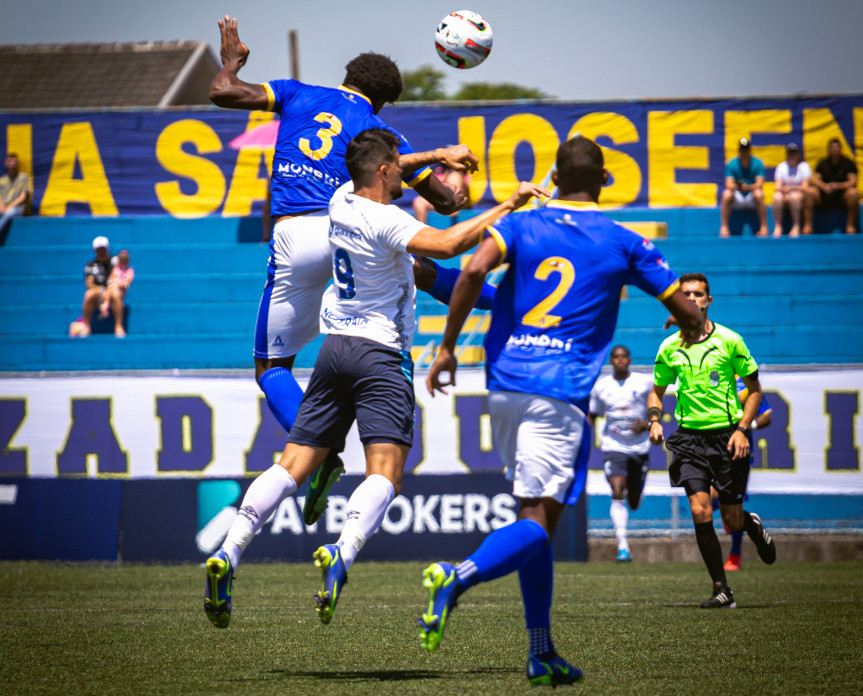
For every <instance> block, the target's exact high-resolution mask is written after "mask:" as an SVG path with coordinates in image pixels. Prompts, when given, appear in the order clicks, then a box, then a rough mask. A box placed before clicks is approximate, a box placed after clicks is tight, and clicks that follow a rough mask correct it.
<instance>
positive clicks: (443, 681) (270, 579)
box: [0, 562, 863, 696]
mask: <svg viewBox="0 0 863 696" xmlns="http://www.w3.org/2000/svg"><path fill="white" fill-rule="evenodd" d="M424 565H425V564H419V563H390V564H386V563H362V562H359V563H358V564H357V565H356V566H355V567H354V568H353V570H352V571H351V574H350V584H349V585H347V587H346V588H345V591H344V594H343V595H342V598H341V599H340V601H339V605H338V609H337V611H336V615H335V618H334V619H333V622H332V624H330V625H329V626H327V627H323V626H321V625H319V624H318V621H317V619H316V616H315V612H314V610H313V606H314V605H313V600H312V594H313V593H314V591H315V590H316V589H317V588H318V586H319V585H318V583H319V573H318V571H317V570H316V569H315V568H313V566H312V564H311V562H310V563H309V564H307V565H302V566H297V565H254V564H247V565H244V566H241V568H240V570H239V574H238V576H237V579H236V581H235V585H234V597H235V602H234V617H233V621H232V623H231V626H230V627H229V628H227V629H225V630H219V629H217V628H215V627H214V626H213V625H212V624H210V622H209V621H207V619H206V617H205V616H204V612H203V608H202V596H203V588H204V571H203V569H202V568H199V567H197V566H125V567H108V566H97V565H61V564H47V563H25V562H3V563H0V588H2V590H3V612H2V619H0V691H2V693H3V694H10V695H12V694H61V693H62V694H136V695H141V694H207V695H208V696H213V695H214V694H226V695H227V694H230V695H232V696H234V695H236V696H243V695H246V694H248V695H249V696H252V695H254V696H265V695H267V694H280V695H283V694H313V693H320V694H351V695H352V696H355V695H359V694H375V696H381V695H383V694H417V695H419V694H423V695H437V694H495V695H497V694H508V693H524V692H528V691H529V689H528V687H527V681H526V679H525V675H524V665H525V658H526V650H527V648H526V638H525V635H524V631H523V627H522V626H523V624H522V612H521V604H520V600H519V593H518V582H517V580H516V578H515V577H508V578H505V579H503V580H499V581H497V582H494V583H490V584H487V585H480V586H477V587H475V588H473V589H472V590H471V591H470V593H469V594H467V595H465V596H464V597H463V598H462V600H461V602H460V605H459V606H458V608H457V609H456V610H455V611H454V612H453V614H452V617H451V620H450V621H449V622H448V623H447V631H446V634H445V636H444V640H443V643H442V644H441V646H440V648H439V649H438V651H437V652H436V653H434V654H428V653H425V652H424V651H423V650H422V649H421V648H420V644H419V639H418V633H417V627H416V619H417V617H418V616H419V614H420V613H421V612H422V610H423V608H424V606H425V603H426V601H427V595H426V591H425V590H423V589H422V587H421V584H420V575H421V570H422V568H423V567H424ZM555 580H556V587H555V609H554V614H553V621H554V626H553V635H554V638H555V642H556V644H557V647H558V649H559V651H560V652H561V654H562V655H563V656H564V657H566V658H567V659H568V660H570V661H571V662H572V663H573V664H575V665H577V666H579V667H580V668H582V669H583V670H584V671H585V673H586V676H585V681H584V682H582V683H581V684H579V685H577V686H576V687H574V688H575V689H576V690H577V691H578V692H579V693H584V694H674V696H679V695H689V694H692V695H700V694H713V693H718V694H727V695H729V696H731V695H734V694H760V695H764V694H783V695H785V694H792V693H793V694H828V695H829V696H834V695H837V694H859V693H861V692H863V563H861V562H845V563H784V564H782V563H780V564H777V565H775V566H772V567H766V566H763V565H760V564H757V563H749V564H746V565H745V566H744V569H743V570H742V571H741V572H739V573H735V574H732V575H731V585H732V587H733V589H734V592H735V597H736V599H737V603H738V609H736V610H731V611H728V610H723V611H704V610H700V609H698V603H699V602H700V601H701V600H703V599H705V598H706V597H707V595H708V594H709V589H710V583H709V580H708V578H707V574H706V572H705V570H704V568H703V566H701V565H700V564H695V563H689V564H676V563H675V564H672V563H657V564H651V565H646V564H639V563H633V564H631V565H615V564H608V563H590V564H575V563H562V564H559V565H557V567H556V578H555Z"/></svg>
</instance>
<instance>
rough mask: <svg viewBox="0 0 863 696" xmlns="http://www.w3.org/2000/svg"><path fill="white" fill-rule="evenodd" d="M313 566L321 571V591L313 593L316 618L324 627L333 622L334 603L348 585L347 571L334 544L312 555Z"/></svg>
mask: <svg viewBox="0 0 863 696" xmlns="http://www.w3.org/2000/svg"><path fill="white" fill-rule="evenodd" d="M314 559H315V565H316V566H317V567H318V568H320V569H321V575H322V577H321V590H320V592H316V593H315V602H317V604H318V606H316V607H315V611H316V612H318V618H320V620H321V623H322V624H324V625H326V624H328V623H329V622H330V621H332V620H333V614H335V612H336V602H338V601H339V594H340V593H341V591H342V588H343V587H344V586H345V585H347V583H348V571H347V570H345V563H344V561H342V556H341V554H340V553H339V547H338V545H336V544H325V545H324V546H321V547H319V548H318V550H317V551H315V553H314Z"/></svg>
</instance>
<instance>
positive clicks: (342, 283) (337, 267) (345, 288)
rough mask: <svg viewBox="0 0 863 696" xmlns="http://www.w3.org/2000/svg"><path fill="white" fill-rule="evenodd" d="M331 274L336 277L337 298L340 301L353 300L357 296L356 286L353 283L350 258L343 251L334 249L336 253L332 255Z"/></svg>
mask: <svg viewBox="0 0 863 696" xmlns="http://www.w3.org/2000/svg"><path fill="white" fill-rule="evenodd" d="M333 272H334V273H335V275H336V287H337V288H338V289H339V298H340V299H342V300H352V299H354V298H355V297H356V296H357V284H356V282H355V281H354V269H353V266H351V257H350V255H349V254H348V252H346V251H345V250H344V249H336V253H335V254H334V255H333Z"/></svg>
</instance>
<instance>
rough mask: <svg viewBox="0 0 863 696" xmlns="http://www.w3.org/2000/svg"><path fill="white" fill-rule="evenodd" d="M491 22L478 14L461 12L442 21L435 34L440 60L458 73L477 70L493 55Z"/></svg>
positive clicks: (435, 43) (467, 11)
mask: <svg viewBox="0 0 863 696" xmlns="http://www.w3.org/2000/svg"><path fill="white" fill-rule="evenodd" d="M491 42H492V33H491V27H490V26H489V23H488V22H486V21H485V20H484V19H483V18H482V17H480V16H479V15H478V14H477V13H476V12H471V11H470V10H459V11H458V12H453V13H452V14H451V15H447V16H446V17H444V18H443V19H442V20H441V23H440V24H439V25H438V28H437V30H436V31H435V34H434V45H435V48H436V49H437V54H438V56H440V59H441V60H442V61H443V62H444V63H446V64H447V65H451V66H452V67H454V68H458V69H459V70H464V69H466V68H475V67H476V66H477V65H479V64H480V63H482V62H483V61H484V60H485V59H486V58H488V54H489V53H491Z"/></svg>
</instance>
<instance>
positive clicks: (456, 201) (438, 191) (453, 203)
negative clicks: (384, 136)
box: [399, 145, 479, 215]
mask: <svg viewBox="0 0 863 696" xmlns="http://www.w3.org/2000/svg"><path fill="white" fill-rule="evenodd" d="M478 162H479V160H477V158H476V157H475V156H474V154H473V153H472V152H471V151H470V148H468V146H467V145H454V146H452V147H442V148H438V149H436V150H428V151H427V152H410V153H406V154H403V155H399V166H400V167H401V168H402V172H403V174H407V175H410V174H412V173H413V172H415V171H416V170H418V169H421V168H422V167H426V166H428V165H431V164H442V165H444V166H445V167H447V168H449V169H452V170H455V171H457V172H475V171H476V170H477V164H478ZM413 189H414V191H416V192H417V193H418V194H419V195H420V196H422V197H423V198H425V199H426V200H427V201H428V202H429V203H431V204H432V207H433V208H434V209H435V212H436V213H440V214H441V215H452V214H453V213H456V212H458V211H459V210H461V209H462V208H464V207H465V206H466V205H467V204H468V202H469V201H468V198H467V196H466V195H465V194H464V191H461V190H459V191H453V189H451V188H450V187H449V186H447V185H446V184H445V183H444V182H443V181H441V180H440V179H438V178H437V177H436V176H427V177H426V178H425V179H423V180H422V181H420V182H418V183H417V184H415V185H414V186H413Z"/></svg>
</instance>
